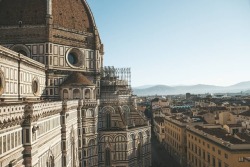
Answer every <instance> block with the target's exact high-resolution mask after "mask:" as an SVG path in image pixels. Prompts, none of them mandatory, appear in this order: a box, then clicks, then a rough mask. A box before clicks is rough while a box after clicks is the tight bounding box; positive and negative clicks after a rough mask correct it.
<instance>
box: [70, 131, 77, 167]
mask: <svg viewBox="0 0 250 167" xmlns="http://www.w3.org/2000/svg"><path fill="white" fill-rule="evenodd" d="M70 152H71V158H72V160H71V166H75V163H76V162H75V161H76V155H75V154H76V152H75V138H74V137H73V136H71V150H70Z"/></svg>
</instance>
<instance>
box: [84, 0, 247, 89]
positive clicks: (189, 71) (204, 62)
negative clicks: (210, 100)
mask: <svg viewBox="0 0 250 167" xmlns="http://www.w3.org/2000/svg"><path fill="white" fill-rule="evenodd" d="M88 3H89V5H90V7H91V10H92V12H93V14H94V16H95V21H96V24H97V26H98V30H99V33H100V35H101V39H102V42H103V43H104V48H105V55H104V65H113V66H115V67H131V70H132V86H140V85H151V84H165V85H192V84H214V85H222V86H224V85H225V86H226V85H231V84H235V83H237V82H241V81H248V80H250V0H88Z"/></svg>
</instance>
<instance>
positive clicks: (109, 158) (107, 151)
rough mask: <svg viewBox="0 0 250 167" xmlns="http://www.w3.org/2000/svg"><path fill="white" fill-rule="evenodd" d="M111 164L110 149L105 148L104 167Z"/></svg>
mask: <svg viewBox="0 0 250 167" xmlns="http://www.w3.org/2000/svg"><path fill="white" fill-rule="evenodd" d="M110 166H111V154H110V149H109V148H107V149H106V150H105V167H110Z"/></svg>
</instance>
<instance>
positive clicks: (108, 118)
mask: <svg viewBox="0 0 250 167" xmlns="http://www.w3.org/2000/svg"><path fill="white" fill-rule="evenodd" d="M106 127H107V128H111V114H110V113H107V114H106Z"/></svg>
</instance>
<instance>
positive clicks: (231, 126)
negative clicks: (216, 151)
mask: <svg viewBox="0 0 250 167" xmlns="http://www.w3.org/2000/svg"><path fill="white" fill-rule="evenodd" d="M227 126H228V127H230V128H235V127H242V125H240V124H227Z"/></svg>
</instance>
